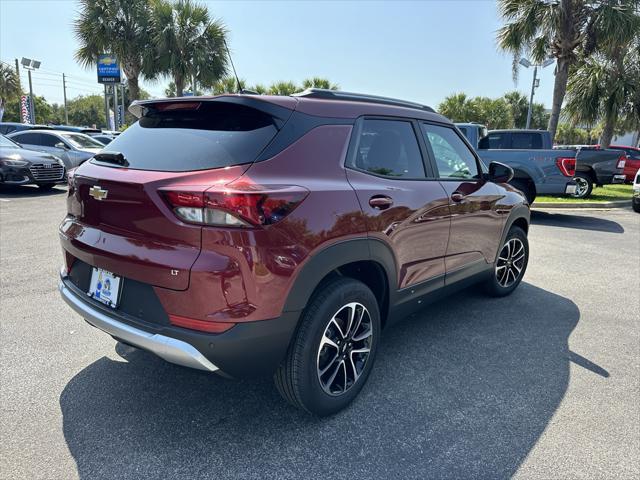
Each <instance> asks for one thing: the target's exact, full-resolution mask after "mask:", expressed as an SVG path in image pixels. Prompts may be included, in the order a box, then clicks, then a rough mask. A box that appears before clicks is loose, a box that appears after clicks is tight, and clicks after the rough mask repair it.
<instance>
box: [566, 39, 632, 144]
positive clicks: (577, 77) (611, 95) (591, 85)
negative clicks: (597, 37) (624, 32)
mask: <svg viewBox="0 0 640 480" xmlns="http://www.w3.org/2000/svg"><path fill="white" fill-rule="evenodd" d="M639 97H640V55H639V51H638V49H637V48H636V49H633V48H632V49H629V50H626V51H625V55H623V56H622V57H621V58H620V59H618V58H615V57H613V58H612V57H607V56H605V55H603V54H595V55H594V56H592V57H590V58H587V59H586V60H584V61H583V62H581V64H580V65H579V66H578V68H577V69H576V71H575V73H574V74H573V75H572V77H571V78H570V79H569V83H568V86H567V104H566V107H565V112H566V116H567V117H568V118H569V119H570V120H571V121H573V122H574V123H584V124H588V125H592V124H595V123H596V122H598V121H599V120H602V121H603V127H602V135H601V138H600V144H601V145H602V146H603V147H605V148H606V147H608V146H609V144H610V143H611V139H612V138H613V135H614V132H615V128H616V124H617V122H618V119H620V118H623V117H625V116H627V115H628V116H630V118H633V117H634V116H636V115H638V109H639V107H638V106H637V104H636V103H635V102H637V99H638V98H639ZM634 110H635V114H634V113H633V112H634ZM639 124H640V121H639V120H638V117H636V125H639Z"/></svg>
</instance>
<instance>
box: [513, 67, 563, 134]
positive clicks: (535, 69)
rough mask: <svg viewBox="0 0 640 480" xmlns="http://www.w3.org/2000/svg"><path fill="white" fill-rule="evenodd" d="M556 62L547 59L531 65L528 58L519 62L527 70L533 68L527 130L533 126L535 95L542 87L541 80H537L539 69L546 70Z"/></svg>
mask: <svg viewBox="0 0 640 480" xmlns="http://www.w3.org/2000/svg"><path fill="white" fill-rule="evenodd" d="M554 61H555V60H553V58H547V59H546V60H545V61H544V62H542V63H531V62H530V61H529V60H527V59H526V58H524V57H522V58H521V59H520V61H519V62H518V63H519V64H520V65H522V66H523V67H525V68H529V67H533V81H532V82H531V96H530V97H529V109H528V110H527V126H526V127H525V128H529V127H530V126H531V112H532V111H533V94H534V93H535V91H536V88H538V87H539V86H540V79H539V78H536V76H537V75H538V67H540V68H545V67H548V66H549V65H551V64H552V63H553V62H554Z"/></svg>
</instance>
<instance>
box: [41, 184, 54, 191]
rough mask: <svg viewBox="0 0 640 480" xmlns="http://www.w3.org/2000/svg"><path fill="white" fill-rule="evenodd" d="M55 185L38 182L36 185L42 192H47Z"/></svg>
mask: <svg viewBox="0 0 640 480" xmlns="http://www.w3.org/2000/svg"><path fill="white" fill-rule="evenodd" d="M55 186H56V184H55V183H40V184H39V185H38V188H39V189H40V190H42V191H43V192H48V191H50V190H52V189H53V187H55Z"/></svg>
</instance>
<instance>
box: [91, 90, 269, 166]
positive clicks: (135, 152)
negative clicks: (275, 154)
mask: <svg viewBox="0 0 640 480" xmlns="http://www.w3.org/2000/svg"><path fill="white" fill-rule="evenodd" d="M277 132H278V129H277V128H276V126H275V123H274V120H273V118H272V117H271V116H270V115H268V114H267V113H264V112H262V111H260V110H257V109H255V108H251V107H247V106H244V105H237V104H232V103H223V102H200V103H199V106H198V107H197V108H191V109H176V110H170V109H168V110H163V111H158V110H151V111H147V112H146V113H145V115H144V116H142V117H141V118H140V120H139V121H138V122H136V123H135V124H134V125H132V126H131V127H129V128H128V129H127V130H125V131H124V132H123V133H122V134H121V135H118V137H116V138H115V139H114V140H113V141H112V142H111V143H109V146H108V147H107V150H109V151H116V152H120V153H122V154H123V155H124V156H125V158H126V159H127V161H128V162H129V167H128V168H132V169H137V170H160V171H171V172H186V171H193V170H207V169H214V168H222V167H228V166H231V165H240V164H243V163H250V162H253V161H254V160H255V159H256V158H257V156H258V155H259V154H260V152H262V150H263V149H264V148H265V147H266V146H267V144H268V143H269V142H270V141H271V140H272V139H273V137H274V136H275V135H276V133H277ZM92 162H96V161H95V160H92ZM109 166H112V165H109Z"/></svg>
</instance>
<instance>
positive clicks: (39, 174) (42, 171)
mask: <svg viewBox="0 0 640 480" xmlns="http://www.w3.org/2000/svg"><path fill="white" fill-rule="evenodd" d="M29 171H30V172H31V175H33V178H35V179H36V180H37V181H39V182H56V181H59V180H62V178H63V176H64V167H63V166H62V165H60V164H59V163H34V164H33V165H31V167H30V168H29Z"/></svg>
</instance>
